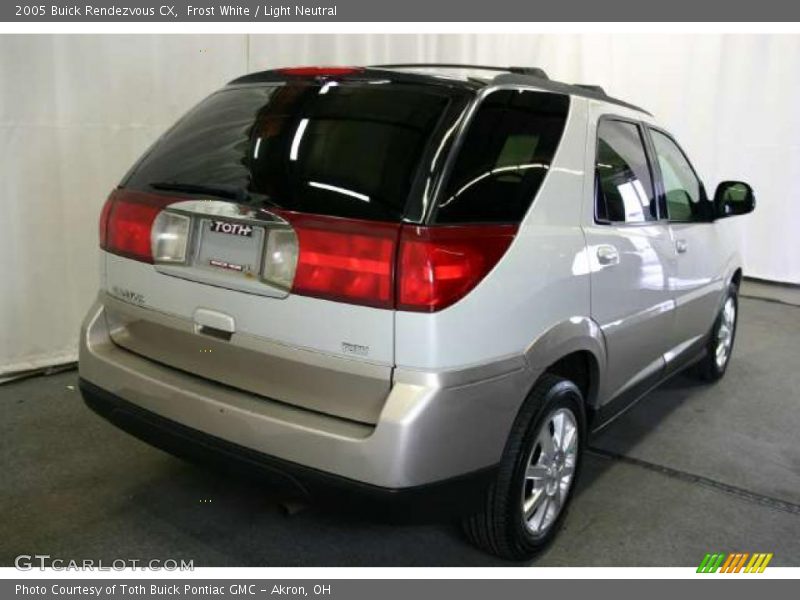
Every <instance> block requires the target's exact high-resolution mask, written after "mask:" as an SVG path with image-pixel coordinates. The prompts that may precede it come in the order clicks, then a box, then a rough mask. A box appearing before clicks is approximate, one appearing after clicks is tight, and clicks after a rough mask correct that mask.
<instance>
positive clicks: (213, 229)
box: [194, 219, 265, 278]
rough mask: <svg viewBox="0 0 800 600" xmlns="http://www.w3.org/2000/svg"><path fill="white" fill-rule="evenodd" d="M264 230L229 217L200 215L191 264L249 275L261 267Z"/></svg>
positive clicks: (239, 275)
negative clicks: (222, 218) (198, 230)
mask: <svg viewBox="0 0 800 600" xmlns="http://www.w3.org/2000/svg"><path fill="white" fill-rule="evenodd" d="M264 237H265V231H264V228H263V227H253V226H252V225H246V224H242V223H236V222H233V221H220V220H212V219H204V220H203V223H202V227H201V232H200V247H199V251H198V253H197V257H196V258H195V264H194V266H195V267H199V268H202V269H208V270H212V271H215V272H217V273H219V274H225V275H230V276H231V277H247V278H253V277H255V276H257V274H258V273H259V272H260V270H261V260H262V258H261V257H262V253H263V249H264Z"/></svg>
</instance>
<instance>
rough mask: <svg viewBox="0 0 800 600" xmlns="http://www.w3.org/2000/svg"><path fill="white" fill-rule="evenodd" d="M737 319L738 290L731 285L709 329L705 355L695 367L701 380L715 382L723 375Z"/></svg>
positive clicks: (729, 354)
mask: <svg viewBox="0 0 800 600" xmlns="http://www.w3.org/2000/svg"><path fill="white" fill-rule="evenodd" d="M738 317H739V298H738V289H737V288H736V286H735V285H731V286H730V288H729V289H728V293H727V295H726V296H725V300H724V301H723V303H722V308H721V309H720V311H719V314H718V315H717V319H716V321H714V327H713V328H712V329H711V335H710V336H709V339H708V345H707V346H706V355H705V357H704V358H703V359H702V360H701V361H700V362H699V363H697V365H696V367H695V373H696V374H697V375H698V376H699V377H700V378H701V379H704V380H705V381H717V380H718V379H721V378H722V376H723V375H725V371H726V370H727V369H728V363H729V362H730V360H731V353H732V352H733V342H734V341H735V340H736V325H737V323H738Z"/></svg>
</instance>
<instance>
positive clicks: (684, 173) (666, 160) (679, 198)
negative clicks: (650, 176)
mask: <svg viewBox="0 0 800 600" xmlns="http://www.w3.org/2000/svg"><path fill="white" fill-rule="evenodd" d="M650 135H651V136H652V138H653V146H655V150H656V157H657V159H658V167H659V170H660V171H661V179H662V181H663V183H664V197H665V201H666V207H667V215H669V218H670V220H671V221H693V220H695V219H697V218H699V217H700V216H701V214H700V213H701V209H700V204H699V203H700V201H701V200H702V199H703V188H702V185H701V184H700V180H699V179H698V178H697V175H695V173H694V170H693V169H692V166H691V165H690V164H689V161H688V160H687V159H686V156H685V155H684V154H683V152H682V151H681V149H680V148H679V147H678V145H677V144H676V143H675V142H674V141H672V140H671V139H670V138H669V137H667V136H666V135H664V134H663V133H661V132H660V131H655V130H652V129H651V130H650Z"/></svg>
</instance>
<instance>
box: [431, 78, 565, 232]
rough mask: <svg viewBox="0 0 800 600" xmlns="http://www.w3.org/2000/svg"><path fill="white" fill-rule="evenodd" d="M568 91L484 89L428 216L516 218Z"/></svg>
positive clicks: (547, 152) (557, 127) (559, 129)
mask: <svg viewBox="0 0 800 600" xmlns="http://www.w3.org/2000/svg"><path fill="white" fill-rule="evenodd" d="M568 112H569V96H565V95H563V94H553V93H548V92H538V91H531V90H501V91H497V92H493V93H491V94H489V95H488V96H487V97H486V98H484V99H483V101H482V102H481V104H480V106H479V107H478V109H477V111H476V113H475V115H474V117H473V119H472V121H471V123H470V124H469V127H468V130H467V133H466V136H465V138H464V142H463V145H462V146H461V149H460V151H459V153H458V156H457V158H456V161H455V164H454V166H453V169H452V171H451V173H450V176H449V178H448V182H447V184H446V185H445V186H444V190H443V193H442V194H441V195H440V200H439V203H438V206H437V210H436V213H435V216H434V220H435V222H437V223H485V222H491V223H518V222H519V221H521V220H522V218H523V217H524V216H525V213H526V212H527V210H528V208H529V207H530V205H531V203H532V202H533V199H534V197H535V196H536V193H537V192H538V190H539V187H540V186H541V184H542V182H543V181H544V178H545V176H546V175H547V172H548V170H549V168H550V164H551V162H552V160H553V155H554V154H555V151H556V148H557V147H558V144H559V142H560V140H561V136H562V134H563V132H564V125H565V123H566V120H567V113H568Z"/></svg>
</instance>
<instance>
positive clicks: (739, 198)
mask: <svg viewBox="0 0 800 600" xmlns="http://www.w3.org/2000/svg"><path fill="white" fill-rule="evenodd" d="M755 207H756V196H755V194H754V193H753V188H751V187H750V186H749V185H748V184H746V183H744V182H743V181H723V182H722V183H720V184H719V185H718V186H717V191H716V192H714V212H715V215H716V218H717V219H722V218H724V217H733V216H736V215H746V214H747V213H750V212H753V209H754V208H755Z"/></svg>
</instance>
